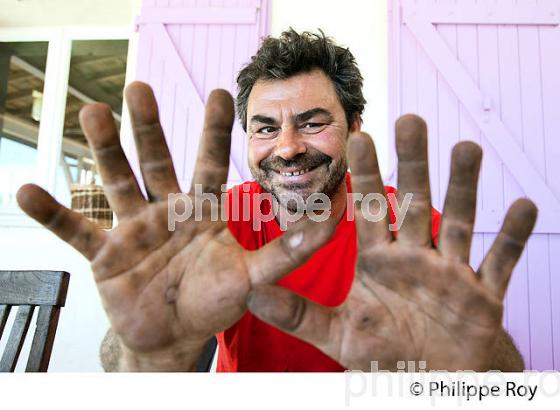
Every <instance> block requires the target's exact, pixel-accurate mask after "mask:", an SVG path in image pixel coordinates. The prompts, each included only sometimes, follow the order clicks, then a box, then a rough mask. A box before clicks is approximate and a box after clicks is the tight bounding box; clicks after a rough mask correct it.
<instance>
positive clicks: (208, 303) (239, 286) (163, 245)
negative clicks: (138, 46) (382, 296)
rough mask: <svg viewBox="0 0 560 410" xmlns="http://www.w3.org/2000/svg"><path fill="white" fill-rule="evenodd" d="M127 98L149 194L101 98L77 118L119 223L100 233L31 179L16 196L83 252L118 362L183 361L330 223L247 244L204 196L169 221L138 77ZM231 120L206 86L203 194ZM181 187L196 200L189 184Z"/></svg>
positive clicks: (214, 181) (156, 137) (165, 177)
mask: <svg viewBox="0 0 560 410" xmlns="http://www.w3.org/2000/svg"><path fill="white" fill-rule="evenodd" d="M126 97H127V101H128V106H129V109H130V114H131V120H132V124H133V131H134V136H135V140H136V145H137V148H138V154H139V159H140V167H141V171H142V176H143V179H144V183H145V185H146V190H147V193H148V197H149V200H146V199H145V198H144V197H143V195H142V193H141V191H140V188H139V186H138V183H137V181H136V179H135V178H134V175H133V173H132V171H131V169H130V166H129V164H128V162H127V160H126V157H125V155H124V153H123V151H122V148H121V146H120V143H119V137H118V134H117V130H116V128H115V124H114V122H113V119H112V117H111V113H110V110H109V108H108V107H107V106H105V105H102V104H95V105H90V106H87V107H85V108H84V109H83V110H82V112H81V114H80V121H81V124H82V128H83V130H84V133H85V134H86V137H87V138H88V142H89V143H90V146H91V148H92V151H93V153H94V156H95V158H96V161H97V164H98V167H99V170H100V174H101V177H102V179H103V182H104V188H105V192H106V195H107V198H108V200H109V202H110V204H111V207H112V209H113V210H114V212H115V213H116V215H117V217H118V218H119V224H118V226H117V227H116V228H115V229H114V230H112V231H110V232H106V231H103V230H101V229H100V228H99V227H97V226H96V225H94V224H93V223H92V222H90V221H88V220H87V219H86V218H84V217H82V216H80V215H78V214H77V213H75V212H73V211H70V210H68V209H66V208H64V207H63V206H61V205H60V204H58V203H57V202H56V201H55V200H54V199H53V198H52V197H51V196H50V195H49V194H48V193H46V192H45V191H43V190H42V189H41V188H39V187H37V186H35V185H26V186H24V187H22V188H21V189H20V191H19V193H18V201H19V203H20V206H21V207H22V208H23V210H24V211H25V212H27V213H28V214H29V215H31V216H32V217H33V218H35V219H37V220H38V221H39V222H41V223H42V224H44V225H45V226H46V227H48V228H49V229H51V230H52V231H53V232H54V233H56V234H57V235H58V236H60V237H61V238H62V239H64V240H65V241H67V242H68V243H70V244H71V245H72V246H74V247H75V248H76V249H77V250H79V251H80V252H81V253H82V254H84V255H85V256H86V257H87V258H88V259H89V260H90V261H91V263H92V269H93V272H94V275H95V280H96V282H97V286H98V290H99V293H100V295H101V299H102V302H103V305H104V308H105V310H106V312H107V314H108V316H109V320H110V322H111V327H112V329H113V331H114V332H115V334H116V335H117V337H118V340H119V342H120V344H121V347H122V348H123V351H124V354H125V360H127V361H128V363H127V365H128V366H129V367H128V368H139V369H142V368H144V369H152V370H156V369H160V370H170V369H176V370H187V369H188V368H189V367H192V365H194V364H195V363H196V359H197V357H198V355H199V354H200V352H201V350H202V348H203V346H204V344H205V342H206V341H207V340H208V339H209V338H210V337H211V336H212V335H214V334H215V333H217V332H219V331H221V330H224V329H226V328H228V327H230V326H231V325H232V324H234V323H235V322H236V321H237V320H238V319H239V318H240V317H241V316H242V315H243V313H244V312H245V310H246V302H245V301H246V297H247V294H248V292H249V291H250V289H251V288H252V287H254V286H255V285H258V284H262V283H266V282H269V283H273V282H274V281H276V280H277V279H278V278H279V277H281V276H282V275H284V274H286V273H288V272H290V271H292V270H293V269H294V268H295V267H297V266H298V265H299V264H301V263H303V262H304V261H305V260H306V259H307V258H308V257H309V256H311V254H312V252H313V251H314V250H315V249H317V248H318V247H320V246H321V245H322V243H323V242H324V241H326V240H327V239H328V237H329V236H330V232H331V229H330V227H329V226H319V225H312V224H310V223H308V222H305V221H304V222H302V223H301V224H299V225H296V227H295V229H294V230H292V231H291V234H296V233H298V234H299V235H303V236H304V237H305V241H300V242H301V243H300V244H299V246H298V247H297V248H291V247H290V246H289V241H288V240H289V237H290V233H288V235H285V236H283V237H282V238H281V239H279V240H278V241H274V242H272V243H270V244H269V245H267V246H266V247H263V248H261V249H260V250H258V251H255V252H248V251H246V250H244V249H243V248H242V247H241V246H240V245H239V244H238V243H237V242H236V240H235V238H234V237H233V236H232V235H231V233H230V232H229V230H228V228H227V223H226V222H224V221H219V220H218V221H212V220H211V217H210V216H211V209H210V207H209V206H208V203H207V202H206V203H205V204H206V206H207V208H205V209H204V212H203V218H202V220H199V221H196V220H194V219H193V218H191V219H189V220H187V221H184V222H181V223H178V224H177V225H176V227H175V230H173V231H170V230H169V229H168V207H169V206H170V204H168V194H172V193H178V192H180V189H179V184H178V182H177V177H176V175H175V172H174V169H173V164H172V161H171V157H170V154H169V150H168V148H167V146H166V144H165V139H164V136H163V132H162V129H161V126H160V124H159V120H158V113H157V105H156V102H155V99H154V96H153V93H152V91H151V89H150V88H149V87H148V86H146V85H145V84H142V83H134V84H132V85H130V86H129V87H128V88H127V92H126ZM232 124H233V101H232V99H231V96H230V95H229V94H228V93H227V92H225V91H220V90H218V91H214V92H213V93H212V94H211V95H210V97H209V99H208V103H207V108H206V118H205V125H204V133H203V136H202V140H201V146H200V150H199V156H198V160H197V164H196V171H195V175H194V177H193V188H194V186H195V184H200V185H201V186H202V189H201V191H202V192H204V193H215V194H216V195H219V194H220V192H221V185H222V184H224V183H225V182H226V179H227V174H228V164H229V146H230V138H231V137H230V135H231V128H232ZM188 195H189V198H191V199H192V200H193V202H194V197H195V194H194V189H192V190H191V193H189V194H188ZM217 214H218V215H220V212H218V213H217ZM270 261H274V263H270Z"/></svg>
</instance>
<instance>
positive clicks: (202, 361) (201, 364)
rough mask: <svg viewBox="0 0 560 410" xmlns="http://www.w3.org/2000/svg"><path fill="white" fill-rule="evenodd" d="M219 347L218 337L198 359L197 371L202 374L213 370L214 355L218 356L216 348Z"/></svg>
mask: <svg viewBox="0 0 560 410" xmlns="http://www.w3.org/2000/svg"><path fill="white" fill-rule="evenodd" d="M217 347H218V340H217V339H216V336H214V337H212V339H210V340H209V341H208V342H207V343H206V346H205V347H204V351H203V352H202V355H201V356H200V358H199V359H198V363H197V365H196V371H197V372H201V373H208V372H209V371H210V369H211V368H212V362H213V361H214V355H215V354H216V348H217Z"/></svg>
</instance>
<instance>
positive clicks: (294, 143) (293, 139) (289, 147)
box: [274, 127, 307, 160]
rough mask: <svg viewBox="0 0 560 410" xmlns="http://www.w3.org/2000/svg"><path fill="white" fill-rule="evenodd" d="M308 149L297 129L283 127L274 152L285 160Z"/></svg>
mask: <svg viewBox="0 0 560 410" xmlns="http://www.w3.org/2000/svg"><path fill="white" fill-rule="evenodd" d="M306 151H307V148H306V146H305V144H304V141H303V138H302V136H301V135H300V134H299V133H298V132H297V130H295V129H293V128H292V127H289V128H287V129H282V130H281V131H280V135H279V136H278V138H277V139H276V148H275V149H274V153H275V154H276V155H277V156H279V157H281V158H282V159H285V160H290V159H292V158H294V157H295V156H296V155H298V154H303V153H305V152H306Z"/></svg>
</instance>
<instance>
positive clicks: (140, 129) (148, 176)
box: [125, 81, 180, 201]
mask: <svg viewBox="0 0 560 410" xmlns="http://www.w3.org/2000/svg"><path fill="white" fill-rule="evenodd" d="M125 96H126V102H127V105H128V110H129V113H130V121H131V123H132V133H133V134H134V140H135V142H136V149H137V151H138V159H139V161H140V171H141V172H142V177H143V178H144V184H145V185H146V192H147V193H148V197H149V198H150V199H151V200H155V201H157V200H164V199H167V195H168V194H174V193H178V192H180V188H179V182H178V181H177V175H176V174H175V168H174V167H173V161H172V159H171V154H170V153H169V148H168V147H167V143H166V142H165V137H164V135H163V129H162V128H161V124H160V122H159V114H158V106H157V102H156V99H155V97H154V93H153V91H152V89H151V87H150V86H149V85H147V84H144V83H141V82H139V81H136V82H133V83H131V84H130V85H129V86H128V87H126V90H125Z"/></svg>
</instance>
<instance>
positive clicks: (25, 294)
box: [0, 271, 70, 372]
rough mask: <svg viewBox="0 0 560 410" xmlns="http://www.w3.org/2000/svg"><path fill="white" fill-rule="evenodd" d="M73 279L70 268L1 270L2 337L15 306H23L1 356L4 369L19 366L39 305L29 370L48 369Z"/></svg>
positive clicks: (0, 313) (41, 370)
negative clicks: (69, 283) (61, 314)
mask: <svg viewBox="0 0 560 410" xmlns="http://www.w3.org/2000/svg"><path fill="white" fill-rule="evenodd" d="M69 279H70V274H69V273H67V272H53V271H0V338H2V334H3V332H4V327H5V326H6V322H7V320H8V316H9V314H10V310H11V308H12V306H19V308H18V311H17V314H16V317H15V320H14V324H13V327H12V330H11V332H10V336H9V338H8V342H7V344H6V348H5V349H4V354H3V355H2V359H0V372H13V371H14V370H15V368H16V364H17V361H18V358H19V355H20V353H21V348H22V347H23V343H24V341H25V336H26V335H27V330H28V329H29V325H30V323H31V318H32V317H33V311H34V310H35V307H36V306H39V314H38V317H37V327H36V329H35V334H34V336H33V341H32V344H31V351H30V353H29V358H28V360H27V367H26V369H25V371H26V372H46V371H47V368H48V367H49V360H50V358H51V352H52V347H53V342H54V337H55V334H56V327H57V325H58V317H59V314H60V308H61V307H63V306H64V303H65V301H66V293H67V290H68V281H69Z"/></svg>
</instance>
